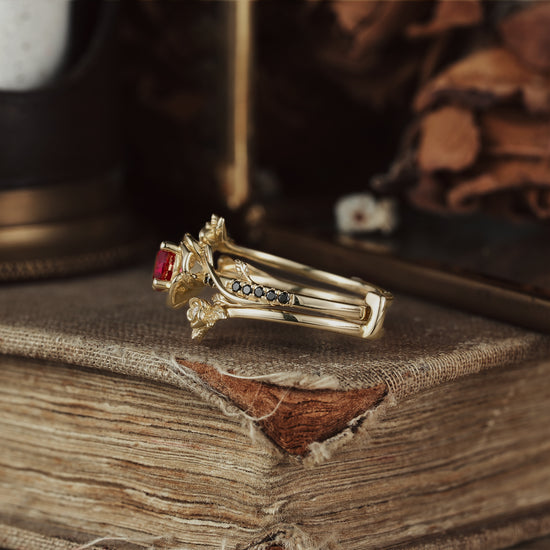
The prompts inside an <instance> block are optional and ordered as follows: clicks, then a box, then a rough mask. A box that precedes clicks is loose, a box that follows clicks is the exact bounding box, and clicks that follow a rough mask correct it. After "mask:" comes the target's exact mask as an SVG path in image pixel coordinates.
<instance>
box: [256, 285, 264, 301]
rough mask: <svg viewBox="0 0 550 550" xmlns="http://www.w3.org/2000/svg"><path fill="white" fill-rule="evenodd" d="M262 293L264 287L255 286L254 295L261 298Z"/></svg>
mask: <svg viewBox="0 0 550 550" xmlns="http://www.w3.org/2000/svg"><path fill="white" fill-rule="evenodd" d="M263 295H264V289H263V288H262V287H261V286H257V287H256V288H255V289H254V296H256V297H257V298H261V297H262V296H263Z"/></svg>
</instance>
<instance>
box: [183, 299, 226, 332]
mask: <svg viewBox="0 0 550 550" xmlns="http://www.w3.org/2000/svg"><path fill="white" fill-rule="evenodd" d="M187 319H189V323H190V325H191V329H192V332H191V338H193V339H194V340H198V341H199V342H200V341H201V340H202V339H203V338H204V335H205V334H206V333H207V332H208V331H209V330H210V329H211V328H212V327H213V326H214V325H215V324H216V322H217V321H220V320H221V319H227V313H226V311H225V309H224V308H223V307H222V306H220V305H219V304H210V303H208V302H207V301H206V300H201V299H200V298H191V299H190V300H189V309H188V311H187Z"/></svg>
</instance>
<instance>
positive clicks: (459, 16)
mask: <svg viewBox="0 0 550 550" xmlns="http://www.w3.org/2000/svg"><path fill="white" fill-rule="evenodd" d="M482 19H483V11H482V9H481V4H480V2H479V0H439V2H437V4H436V5H435V9H434V14H433V17H432V19H431V20H430V21H428V22H427V23H422V24H419V23H417V24H412V25H410V26H409V27H408V29H407V35H408V36H410V37H411V38H419V37H424V36H433V35H436V34H441V33H443V32H445V31H448V30H450V29H453V28H455V27H470V26H473V25H477V24H479V23H481V21H482Z"/></svg>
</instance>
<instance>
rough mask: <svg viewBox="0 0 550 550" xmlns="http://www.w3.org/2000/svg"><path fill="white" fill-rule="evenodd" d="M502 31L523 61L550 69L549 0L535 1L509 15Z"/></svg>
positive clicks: (542, 68) (501, 27) (502, 23)
mask: <svg viewBox="0 0 550 550" xmlns="http://www.w3.org/2000/svg"><path fill="white" fill-rule="evenodd" d="M500 34H501V36H502V39H503V41H504V43H505V45H506V46H507V47H508V48H509V49H510V50H511V51H513V52H514V53H515V54H516V55H517V56H518V57H519V58H520V59H521V60H522V61H524V62H525V63H527V64H528V65H531V67H533V68H535V69H538V70H540V71H549V70H550V2H543V3H535V4H533V5H531V6H530V7H528V8H525V9H523V10H521V11H519V12H517V13H514V14H513V15H511V16H509V17H507V18H506V19H504V20H503V21H502V22H501V24H500Z"/></svg>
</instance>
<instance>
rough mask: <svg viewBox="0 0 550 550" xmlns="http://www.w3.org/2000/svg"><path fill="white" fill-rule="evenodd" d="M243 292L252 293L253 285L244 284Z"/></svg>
mask: <svg viewBox="0 0 550 550" xmlns="http://www.w3.org/2000/svg"><path fill="white" fill-rule="evenodd" d="M243 294H246V295H247V296H248V295H249V294H252V287H251V286H250V285H244V286H243Z"/></svg>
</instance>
